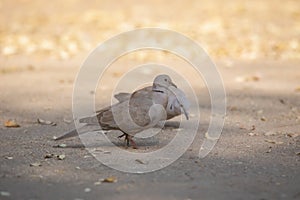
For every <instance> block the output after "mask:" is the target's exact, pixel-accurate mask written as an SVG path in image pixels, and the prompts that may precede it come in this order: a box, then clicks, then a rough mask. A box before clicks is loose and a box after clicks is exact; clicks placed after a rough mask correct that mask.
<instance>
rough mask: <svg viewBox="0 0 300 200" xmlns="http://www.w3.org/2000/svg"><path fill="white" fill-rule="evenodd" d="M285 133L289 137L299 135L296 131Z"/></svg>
mask: <svg viewBox="0 0 300 200" xmlns="http://www.w3.org/2000/svg"><path fill="white" fill-rule="evenodd" d="M286 135H287V136H289V137H291V138H295V137H298V136H299V134H298V133H287V134H286Z"/></svg>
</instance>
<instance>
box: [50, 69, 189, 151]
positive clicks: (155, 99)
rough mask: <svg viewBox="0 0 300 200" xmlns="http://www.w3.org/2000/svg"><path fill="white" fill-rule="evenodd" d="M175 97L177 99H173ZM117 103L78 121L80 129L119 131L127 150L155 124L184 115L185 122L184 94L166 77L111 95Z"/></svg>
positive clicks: (71, 134)
mask: <svg viewBox="0 0 300 200" xmlns="http://www.w3.org/2000/svg"><path fill="white" fill-rule="evenodd" d="M177 96H178V98H177ZM115 98H116V99H117V100H118V101H119V102H118V103H116V104H113V105H111V106H108V107H105V108H103V109H101V110H99V111H97V112H96V114H95V115H94V116H90V117H85V118H81V119H79V122H80V123H84V126H83V127H85V126H90V125H97V124H99V125H100V126H101V129H102V130H106V131H109V130H119V131H121V132H122V133H123V134H122V135H120V136H119V138H121V137H123V136H125V141H126V143H127V146H129V144H130V143H131V144H132V146H133V148H136V144H135V142H134V141H133V139H132V137H133V136H134V135H135V134H136V133H138V132H141V131H143V130H146V129H149V128H152V127H154V126H156V125H157V124H158V123H159V122H161V121H164V120H167V119H170V118H173V117H175V116H178V115H179V114H181V113H182V111H181V110H183V112H184V113H185V115H186V117H187V119H188V113H187V111H186V109H188V103H187V102H188V101H187V99H186V97H185V95H184V93H183V92H182V91H181V90H179V89H177V86H176V85H175V84H174V83H173V82H172V80H171V78H170V77H169V76H168V75H164V74H163V75H158V76H157V77H155V79H154V81H153V85H152V86H149V87H145V88H142V89H140V90H137V91H135V92H134V93H132V94H130V93H119V94H117V95H115ZM76 135H77V131H76V129H74V130H71V131H69V132H67V133H66V134H64V135H62V136H60V137H58V138H56V139H55V140H61V139H65V138H69V137H73V136H76Z"/></svg>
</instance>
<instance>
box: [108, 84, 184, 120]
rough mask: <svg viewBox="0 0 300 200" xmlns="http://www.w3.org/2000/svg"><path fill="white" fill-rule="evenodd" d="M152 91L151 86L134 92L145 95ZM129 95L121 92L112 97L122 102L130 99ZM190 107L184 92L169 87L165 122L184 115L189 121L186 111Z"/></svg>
mask: <svg viewBox="0 0 300 200" xmlns="http://www.w3.org/2000/svg"><path fill="white" fill-rule="evenodd" d="M151 90H152V86H149V87H145V88H143V89H141V90H138V91H136V96H137V95H141V96H143V95H147V94H148V92H149V91H151ZM130 96H131V94H130V93H125V92H121V93H118V94H116V95H114V97H115V98H116V99H117V100H118V101H119V102H123V101H126V100H128V99H129V98H130ZM189 107H190V103H189V101H188V99H187V98H186V96H185V94H184V92H183V91H182V90H180V89H179V88H177V87H174V86H170V87H169V88H168V104H167V107H166V113H167V120H168V119H172V118H174V117H176V116H178V115H181V114H184V115H185V117H186V119H187V120H188V119H189V114H188V110H189Z"/></svg>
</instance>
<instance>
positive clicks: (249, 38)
mask: <svg viewBox="0 0 300 200" xmlns="http://www.w3.org/2000/svg"><path fill="white" fill-rule="evenodd" d="M299 8H300V1H298V0H287V1H284V2H283V1H280V0H264V1H261V0H252V1H244V0H230V1H223V0H202V1H197V0H187V1H184V3H183V1H179V0H171V1H168V0H167V1H159V0H152V1H146V0H136V1H109V0H97V1H96V0H95V1H93V0H89V1H83V0H64V1H58V0H53V1H44V0H1V1H0V12H1V18H0V63H1V64H0V70H1V72H2V73H5V72H8V71H14V70H18V69H20V68H29V69H31V68H39V67H46V66H51V65H57V64H58V63H59V65H61V66H64V65H65V64H66V65H67V66H68V65H69V64H70V62H71V63H73V64H74V65H76V66H77V67H79V65H80V64H81V62H82V60H83V59H84V58H85V57H86V56H87V55H88V53H89V52H90V51H91V50H92V49H94V48H95V47H96V46H97V44H99V43H101V42H103V41H104V40H106V39H109V38H110V37H111V36H113V35H116V34H118V33H120V32H123V31H127V30H132V29H135V28H142V27H161V28H168V29H171V30H175V31H178V32H180V33H182V34H184V35H187V36H189V37H190V38H192V39H194V40H196V41H197V42H198V43H200V44H201V45H202V46H203V47H204V48H205V49H206V50H207V51H208V53H209V55H210V56H211V57H212V58H213V60H219V61H224V63H225V65H228V66H230V65H231V64H232V61H233V60H261V59H264V60H276V61H281V60H299V59H300V9H299ZM130 59H142V60H145V59H147V55H146V54H145V55H144V54H143V55H139V54H136V55H135V56H132V57H131V58H130ZM57 62H58V63H57Z"/></svg>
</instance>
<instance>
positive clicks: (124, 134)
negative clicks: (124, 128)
mask: <svg viewBox="0 0 300 200" xmlns="http://www.w3.org/2000/svg"><path fill="white" fill-rule="evenodd" d="M124 136H126V133H123V134H122V135H120V136H118V138H122V137H124ZM125 139H126V138H125Z"/></svg>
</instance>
